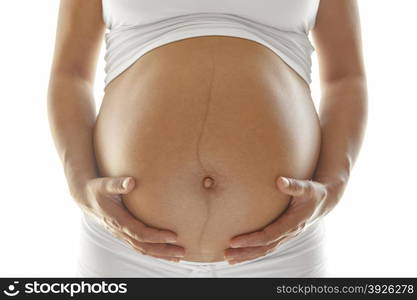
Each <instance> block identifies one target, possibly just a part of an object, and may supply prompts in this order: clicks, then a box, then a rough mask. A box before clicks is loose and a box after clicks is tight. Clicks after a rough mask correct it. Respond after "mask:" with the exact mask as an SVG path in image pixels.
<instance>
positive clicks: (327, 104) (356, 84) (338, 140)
mask: <svg viewBox="0 0 417 300" xmlns="http://www.w3.org/2000/svg"><path fill="white" fill-rule="evenodd" d="M367 105H368V104H367V87H366V78H365V77H363V76H356V77H354V76H351V77H344V78H343V79H339V80H335V81H334V82H332V83H326V84H325V85H322V98H321V101H320V109H319V116H320V126H321V136H322V141H321V150H320V156H319V160H318V163H317V167H316V170H315V173H314V178H313V179H314V180H317V181H322V182H326V183H327V184H328V185H330V186H332V185H334V186H342V187H344V186H345V185H346V184H347V181H348V179H349V176H350V173H351V170H352V168H353V165H354V164H355V161H356V159H357V157H358V154H359V150H360V147H361V145H362V140H363V137H364V134H365V129H366V123H367V110H368V107H367ZM340 192H342V191H340Z"/></svg>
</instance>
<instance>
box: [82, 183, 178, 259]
mask: <svg viewBox="0 0 417 300" xmlns="http://www.w3.org/2000/svg"><path fill="white" fill-rule="evenodd" d="M123 183H124V184H123ZM134 186H135V180H134V179H133V178H132V177H98V178H93V179H89V180H87V181H86V182H85V183H84V184H82V187H81V188H80V189H81V191H80V190H78V191H77V193H76V195H77V196H74V198H76V199H75V200H76V202H77V204H78V205H79V206H80V207H81V209H82V210H84V211H85V212H87V213H88V214H90V215H92V216H94V217H96V218H97V219H98V220H99V221H100V222H101V223H102V224H103V226H104V227H105V228H106V229H107V230H108V231H110V233H112V234H113V236H115V237H117V238H120V239H122V240H124V241H126V242H127V243H129V244H130V246H131V247H132V248H133V249H135V250H136V251H139V252H140V253H142V254H145V255H150V256H154V257H158V258H162V259H166V260H169V261H175V262H178V261H179V260H180V258H181V257H183V256H184V254H185V250H184V248H183V247H180V246H176V245H172V244H171V243H175V242H176V233H174V232H172V231H168V230H160V229H156V228H152V227H149V226H147V225H145V224H144V223H142V222H141V221H139V220H138V219H137V218H135V216H133V215H132V214H131V213H130V212H129V210H128V209H127V208H126V207H125V206H124V204H123V202H122V199H121V194H127V193H129V192H130V191H132V189H133V188H134Z"/></svg>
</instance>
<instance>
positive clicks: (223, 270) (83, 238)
mask: <svg viewBox="0 0 417 300" xmlns="http://www.w3.org/2000/svg"><path fill="white" fill-rule="evenodd" d="M324 230H325V228H324V223H323V221H318V222H315V223H313V224H312V225H310V226H309V227H307V228H305V230H304V232H302V233H301V234H300V235H298V236H297V237H295V238H293V239H291V240H288V241H287V242H285V243H283V244H282V245H280V246H278V247H277V248H276V249H275V250H274V251H273V252H270V253H268V254H267V255H265V256H262V257H258V258H255V259H252V260H249V261H244V262H241V263H237V264H234V265H229V263H228V262H227V261H221V262H188V261H180V262H178V263H176V262H171V261H166V260H163V259H159V258H156V257H152V256H149V255H143V254H140V253H139V252H137V251H136V250H133V249H132V248H131V247H130V245H129V244H127V242H124V241H122V240H119V239H117V238H115V237H113V235H112V234H111V233H109V232H108V231H107V230H106V229H105V228H104V227H103V226H102V225H101V224H100V223H98V222H97V221H96V220H95V219H94V218H93V217H91V216H89V215H87V214H82V218H81V235H80V245H79V249H78V266H77V274H76V276H78V277H324V276H326V263H325V253H324V241H325V235H324Z"/></svg>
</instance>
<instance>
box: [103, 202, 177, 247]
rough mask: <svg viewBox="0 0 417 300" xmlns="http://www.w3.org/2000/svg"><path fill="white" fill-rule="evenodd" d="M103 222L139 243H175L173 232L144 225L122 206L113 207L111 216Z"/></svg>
mask: <svg viewBox="0 0 417 300" xmlns="http://www.w3.org/2000/svg"><path fill="white" fill-rule="evenodd" d="M104 221H105V222H106V224H108V225H110V226H113V227H115V228H116V229H117V230H120V231H122V232H124V233H126V234H127V235H129V236H130V238H132V239H135V240H137V241H139V242H146V243H175V242H176V241H177V235H176V234H175V233H174V232H172V231H169V230H164V229H157V228H152V227H149V226H147V225H145V224H144V223H142V222H141V221H140V220H138V219H137V218H135V217H134V216H133V215H132V214H131V213H130V212H129V211H128V210H127V209H126V208H125V207H123V206H118V205H115V206H114V208H113V209H112V216H107V217H104Z"/></svg>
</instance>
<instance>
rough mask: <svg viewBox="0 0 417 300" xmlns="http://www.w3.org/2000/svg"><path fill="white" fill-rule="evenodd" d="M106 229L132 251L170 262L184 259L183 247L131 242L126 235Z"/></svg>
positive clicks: (115, 230)
mask: <svg viewBox="0 0 417 300" xmlns="http://www.w3.org/2000/svg"><path fill="white" fill-rule="evenodd" d="M106 229H107V230H108V231H110V232H111V233H112V234H113V235H114V236H115V237H117V238H119V239H121V240H123V241H125V242H126V243H128V244H129V245H130V246H131V247H132V248H133V249H134V250H136V251H138V252H139V253H141V254H144V255H149V256H154V257H158V258H163V259H167V260H172V261H179V258H180V257H184V254H185V250H184V248H183V247H179V246H174V245H169V244H149V245H148V244H147V243H140V242H138V241H136V240H133V239H132V238H131V237H130V236H129V235H128V234H126V233H124V232H122V231H118V230H117V229H115V228H113V227H111V226H108V225H106Z"/></svg>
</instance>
